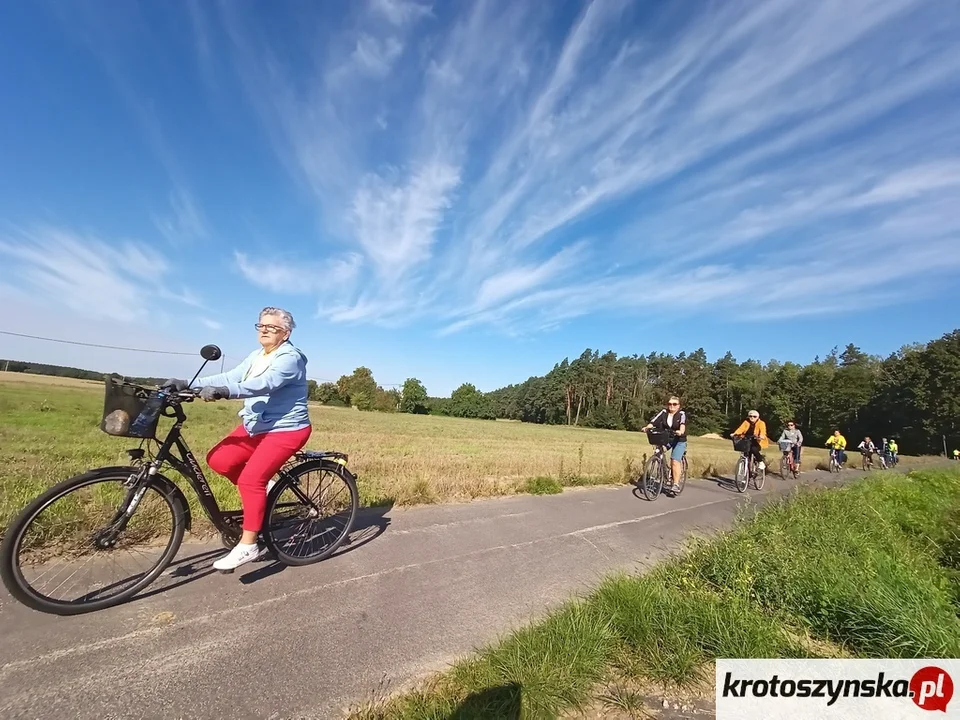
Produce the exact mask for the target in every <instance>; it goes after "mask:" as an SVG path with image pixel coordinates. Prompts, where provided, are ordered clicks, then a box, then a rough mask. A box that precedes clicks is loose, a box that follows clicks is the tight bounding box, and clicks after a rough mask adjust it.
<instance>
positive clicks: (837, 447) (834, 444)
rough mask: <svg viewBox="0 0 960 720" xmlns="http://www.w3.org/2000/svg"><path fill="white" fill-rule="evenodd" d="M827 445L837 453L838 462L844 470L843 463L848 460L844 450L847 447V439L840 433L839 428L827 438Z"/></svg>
mask: <svg viewBox="0 0 960 720" xmlns="http://www.w3.org/2000/svg"><path fill="white" fill-rule="evenodd" d="M826 445H827V447H828V448H830V449H831V450H832V451H833V452H834V453H835V454H836V458H837V464H838V465H839V466H840V469H841V470H843V463H844V462H846V460H847V457H846V453H845V452H844V450H846V449H847V439H846V438H845V437H844V436H843V435H841V434H840V431H839V430H834V431H833V435H831V436H830V437H829V438H827V442H826Z"/></svg>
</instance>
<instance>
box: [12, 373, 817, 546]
mask: <svg viewBox="0 0 960 720" xmlns="http://www.w3.org/2000/svg"><path fill="white" fill-rule="evenodd" d="M102 387H103V385H102V383H96V382H88V381H82V380H73V379H70V378H51V377H45V376H35V375H26V374H21V373H0V530H2V528H4V527H6V523H7V521H8V520H9V518H10V517H11V515H12V514H13V513H15V512H17V510H19V508H21V507H22V506H23V505H25V504H26V503H27V502H28V501H29V500H30V499H32V498H33V497H34V496H36V495H37V493H39V492H40V491H42V490H43V489H44V488H46V487H48V486H49V485H51V484H52V483H54V482H57V481H58V480H60V479H63V478H65V477H68V476H70V475H73V474H76V473H79V472H82V471H84V470H87V469H89V468H93V467H99V466H102V465H108V464H126V462H127V460H126V456H125V454H124V450H125V449H126V448H129V447H135V446H136V444H137V443H136V441H130V440H126V439H123V438H113V437H110V436H108V435H106V434H104V433H102V432H100V430H99V427H98V426H99V422H100V415H101V412H102V402H103V400H102ZM239 407H240V403H239V402H238V401H224V402H218V403H202V402H197V403H193V404H192V405H188V406H187V412H188V416H189V420H188V421H187V423H186V425H185V436H186V438H187V441H188V442H189V444H190V446H191V448H193V450H194V452H195V453H196V454H197V456H198V458H199V459H200V461H201V465H202V467H203V469H204V471H205V472H207V474H208V478H209V479H210V482H211V485H212V487H213V489H214V493H215V494H216V496H217V500H218V501H219V502H220V503H221V505H224V506H227V507H237V506H238V504H239V500H238V498H237V494H236V490H235V489H234V488H233V486H232V485H231V484H230V483H229V481H227V480H226V479H224V478H221V477H220V476H218V475H215V474H214V473H212V472H211V471H210V470H209V468H208V467H207V466H206V463H205V462H204V461H203V459H204V456H205V455H206V452H207V450H208V449H209V448H210V447H211V446H212V445H214V444H215V443H216V442H217V441H218V440H219V439H220V438H221V437H222V436H223V435H225V434H226V433H228V432H229V431H230V430H232V429H233V427H234V426H235V424H236V422H237V421H238V419H237V417H236V412H237V410H238V409H239ZM311 417H312V421H313V426H314V428H313V436H312V437H311V440H310V442H309V445H308V447H310V448H312V449H336V450H341V451H344V452H347V453H349V455H350V463H349V467H350V468H351V469H352V470H353V471H354V472H355V473H356V474H357V475H358V478H359V485H360V490H361V501H362V502H363V503H364V504H366V505H374V504H389V503H393V504H397V505H412V504H423V503H435V502H447V501H462V500H470V499H474V498H479V497H489V496H497V495H509V494H514V493H524V492H533V493H547V492H559V491H561V490H562V489H563V488H564V487H570V486H577V485H594V484H603V483H622V482H625V481H627V480H628V479H629V478H630V477H631V473H637V472H638V471H639V469H640V467H641V466H642V463H643V461H644V456H645V454H649V452H650V451H651V447H650V446H649V444H648V443H647V440H646V437H645V436H643V435H641V434H639V433H627V432H615V431H609V430H592V429H587V428H576V427H564V426H537V425H529V424H522V423H517V422H493V421H483V420H463V419H458V418H445V417H431V416H421V415H406V414H386V413H375V412H369V413H367V412H359V411H356V410H349V409H344V408H328V407H322V406H319V405H316V406H313V407H312V408H311ZM168 422H169V421H166V420H165V421H163V422H162V423H161V429H165V428H166V427H167V424H166V423H168ZM688 458H689V462H690V468H691V475H692V477H693V478H697V477H710V476H712V475H714V474H716V473H721V474H730V473H731V472H732V468H733V466H734V464H735V462H736V458H737V453H736V452H734V451H733V449H732V447H731V445H730V443H729V442H727V441H724V440H711V439H703V438H693V439H691V441H690V443H689V445H688ZM826 458H827V454H826V451H825V450H823V449H820V448H806V449H805V450H804V464H805V467H806V468H808V469H812V468H813V467H814V465H816V464H817V463H820V464H822V463H823V462H824V461H825V460H826ZM768 459H771V460H772V462H771V465H772V466H776V464H777V463H778V462H779V461H778V459H777V451H776V448H775V447H774V448H773V449H772V450H770V451H768ZM188 497H190V498H191V503H194V502H195V501H194V499H193V497H192V494H191V493H188ZM194 510H196V511H197V512H195V515H194V516H195V517H201V513H200V512H199V510H198V506H196V505H194Z"/></svg>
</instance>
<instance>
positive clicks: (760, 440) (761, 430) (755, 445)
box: [730, 410, 770, 470]
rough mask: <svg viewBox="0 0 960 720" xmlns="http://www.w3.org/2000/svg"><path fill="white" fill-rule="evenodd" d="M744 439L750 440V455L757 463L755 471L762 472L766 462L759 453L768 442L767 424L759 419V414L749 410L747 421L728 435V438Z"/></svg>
mask: <svg viewBox="0 0 960 720" xmlns="http://www.w3.org/2000/svg"><path fill="white" fill-rule="evenodd" d="M738 436H740V437H745V438H748V439H749V440H750V455H752V456H753V459H754V460H755V461H756V462H757V469H758V470H763V469H764V468H765V467H766V460H765V459H764V457H763V454H762V453H761V452H760V449H761V448H765V447H767V445H768V444H769V443H770V440H769V439H768V438H767V424H766V423H765V422H764V421H763V420H761V419H760V413H759V412H757V411H756V410H751V411H749V412H748V413H747V419H746V420H744V421H743V422H742V423H740V427H738V428H737V429H736V430H734V431H733V432H732V433H730V437H732V438H733V437H738Z"/></svg>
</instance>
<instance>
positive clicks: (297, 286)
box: [234, 251, 363, 295]
mask: <svg viewBox="0 0 960 720" xmlns="http://www.w3.org/2000/svg"><path fill="white" fill-rule="evenodd" d="M234 262H235V263H236V267H237V269H238V270H239V271H240V273H241V275H243V277H244V278H246V280H247V281H248V282H250V283H251V284H253V285H256V286H257V287H260V288H263V289H264V290H269V291H270V292H273V293H280V294H283V295H304V294H308V295H310V294H315V293H317V292H318V291H320V290H323V289H324V288H327V287H328V286H330V285H335V286H336V287H337V288H338V291H340V292H342V293H347V294H349V293H350V292H352V290H351V289H352V287H353V284H354V282H355V281H356V278H357V274H358V272H359V271H360V268H361V267H362V265H363V256H362V255H360V254H359V253H355V252H350V253H346V254H344V255H341V256H334V257H330V258H327V259H326V260H323V261H313V260H308V261H301V262H298V261H295V260H283V259H277V258H275V257H273V256H271V255H269V254H268V255H266V256H264V255H263V254H259V255H257V256H255V257H250V256H249V254H248V253H245V252H240V251H234Z"/></svg>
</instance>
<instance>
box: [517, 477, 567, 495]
mask: <svg viewBox="0 0 960 720" xmlns="http://www.w3.org/2000/svg"><path fill="white" fill-rule="evenodd" d="M523 491H524V492H525V493H529V494H530V495H554V494H556V493H561V492H563V485H561V484H560V481H559V480H556V479H554V478H552V477H544V476H541V477H535V478H530V479H528V480H527V481H526V482H525V483H524V484H523Z"/></svg>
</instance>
